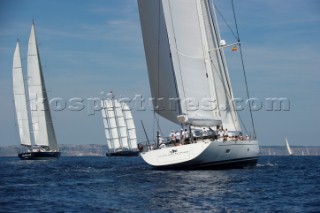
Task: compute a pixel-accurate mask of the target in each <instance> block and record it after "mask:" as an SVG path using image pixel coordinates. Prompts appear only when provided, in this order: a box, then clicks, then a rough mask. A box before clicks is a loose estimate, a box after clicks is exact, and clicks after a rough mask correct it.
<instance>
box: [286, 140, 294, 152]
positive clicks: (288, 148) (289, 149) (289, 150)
mask: <svg viewBox="0 0 320 213" xmlns="http://www.w3.org/2000/svg"><path fill="white" fill-rule="evenodd" d="M285 140H286V142H285V143H286V147H287V151H288V154H289V155H293V153H292V151H291V148H290V146H289V142H288V139H287V138H285Z"/></svg>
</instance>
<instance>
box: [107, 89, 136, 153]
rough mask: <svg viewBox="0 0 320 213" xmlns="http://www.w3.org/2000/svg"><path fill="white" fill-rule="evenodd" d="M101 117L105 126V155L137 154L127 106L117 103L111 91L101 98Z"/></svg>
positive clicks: (132, 122)
mask: <svg viewBox="0 0 320 213" xmlns="http://www.w3.org/2000/svg"><path fill="white" fill-rule="evenodd" d="M101 108H102V110H101V112H102V119H103V124H104V128H105V135H106V140H107V147H108V152H107V153H106V155H107V156H138V155H139V150H138V147H137V136H136V129H135V125H134V121H133V118H132V114H131V111H130V108H129V106H128V105H127V104H126V103H125V102H121V103H119V102H118V101H117V100H116V99H114V96H113V94H112V93H109V94H108V98H107V99H105V100H101Z"/></svg>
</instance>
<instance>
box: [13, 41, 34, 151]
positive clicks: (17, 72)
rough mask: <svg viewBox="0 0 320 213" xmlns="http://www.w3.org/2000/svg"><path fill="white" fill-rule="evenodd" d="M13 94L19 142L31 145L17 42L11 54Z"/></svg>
mask: <svg viewBox="0 0 320 213" xmlns="http://www.w3.org/2000/svg"><path fill="white" fill-rule="evenodd" d="M12 77H13V96H14V104H15V108H16V116H17V125H18V130H19V136H20V143H21V145H24V146H31V139H30V129H29V120H28V109H27V101H26V92H25V86H24V80H23V74H22V66H21V56H20V45H19V42H17V46H16V49H15V51H14V55H13V67H12Z"/></svg>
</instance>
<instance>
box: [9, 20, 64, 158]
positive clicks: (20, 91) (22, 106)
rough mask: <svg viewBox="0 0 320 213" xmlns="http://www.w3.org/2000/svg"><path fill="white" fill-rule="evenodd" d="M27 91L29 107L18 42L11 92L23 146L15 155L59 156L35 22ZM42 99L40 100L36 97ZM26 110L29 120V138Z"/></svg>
mask: <svg viewBox="0 0 320 213" xmlns="http://www.w3.org/2000/svg"><path fill="white" fill-rule="evenodd" d="M27 63H28V66H27V67H28V82H27V84H28V85H27V87H28V94H29V99H28V101H29V102H30V107H29V108H28V106H27V98H26V90H25V82H24V78H23V71H22V65H21V55H20V45H19V41H18V42H17V45H16V49H15V52H14V56H13V68H12V75H13V96H14V103H15V109H16V119H17V126H18V132H19V136H20V144H21V146H23V147H25V148H26V149H27V150H25V149H24V151H23V152H22V153H19V154H18V157H19V158H20V159H22V160H46V159H56V158H58V157H60V152H59V150H58V144H57V140H56V136H55V132H54V128H53V123H52V118H51V114H50V108H49V102H48V97H47V93H46V88H45V84H44V79H43V74H42V68H41V62H40V58H39V52H38V45H37V41H36V35H35V26H34V23H33V24H32V27H31V33H30V38H29V43H28V60H27ZM39 100H43V101H39ZM29 114H30V115H31V122H32V125H31V126H32V131H31V132H32V133H33V134H32V135H33V140H34V144H32V142H31V134H30V127H29Z"/></svg>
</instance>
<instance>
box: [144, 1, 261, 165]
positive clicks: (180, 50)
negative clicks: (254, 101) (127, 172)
mask: <svg viewBox="0 0 320 213" xmlns="http://www.w3.org/2000/svg"><path fill="white" fill-rule="evenodd" d="M210 2H211V1H210ZM210 2H209V1H208V0H152V1H151V0H138V4H139V13H140V22H141V29H142V36H143V42H144V48H145V54H146V59H147V67H148V74H149V81H150V87H151V93H152V96H153V98H154V100H155V101H154V103H153V105H154V109H155V111H156V113H157V114H158V115H160V116H161V117H163V118H166V119H168V120H170V121H172V122H174V123H176V124H179V125H181V126H182V128H183V129H185V128H186V129H187V131H188V132H189V133H188V135H187V138H186V139H185V142H184V144H183V145H182V144H181V143H178V144H176V143H174V144H175V145H171V144H169V143H167V144H164V145H163V144H160V141H159V138H160V136H157V138H158V139H157V143H155V144H150V143H149V144H140V145H139V149H140V151H141V157H142V158H143V160H144V161H145V162H146V163H148V164H149V165H151V166H152V167H155V168H165V169H175V168H187V169H189V168H191V169H193V168H209V169H214V168H219V169H226V168H244V167H251V166H254V165H256V163H257V161H258V155H259V144H258V141H257V139H256V136H255V133H252V134H251V135H249V134H250V133H248V136H247V137H246V136H245V135H244V134H243V132H242V130H241V127H240V121H239V117H238V114H237V112H236V110H235V105H234V102H233V92H232V87H231V82H230V79H229V73H228V69H227V64H226V60H225V56H224V50H223V49H224V48H225V47H227V45H226V42H225V41H223V40H221V39H220V33H219V28H218V23H217V18H216V12H215V6H214V4H212V5H211V4H210ZM239 44H240V40H239V42H238V43H237V44H236V45H238V47H239V48H241V47H240V45H239ZM219 129H223V130H227V131H225V132H227V133H228V134H227V135H226V136H222V137H221V136H219V134H218V131H219Z"/></svg>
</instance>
